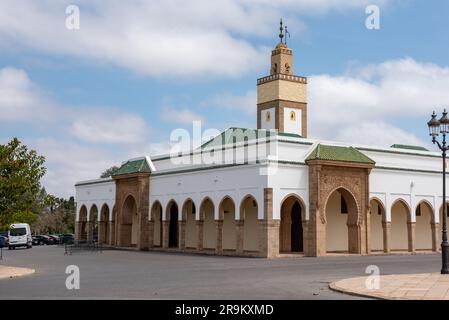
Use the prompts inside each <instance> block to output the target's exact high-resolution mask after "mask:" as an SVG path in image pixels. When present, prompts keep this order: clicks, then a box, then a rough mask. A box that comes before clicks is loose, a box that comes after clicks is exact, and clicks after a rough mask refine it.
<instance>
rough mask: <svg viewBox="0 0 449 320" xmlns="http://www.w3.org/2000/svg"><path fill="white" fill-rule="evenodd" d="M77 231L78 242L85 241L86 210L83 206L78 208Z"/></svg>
mask: <svg viewBox="0 0 449 320" xmlns="http://www.w3.org/2000/svg"><path fill="white" fill-rule="evenodd" d="M78 221H79V231H78V240H87V226H86V221H87V208H86V206H85V205H82V206H81V208H80V212H79V216H78Z"/></svg>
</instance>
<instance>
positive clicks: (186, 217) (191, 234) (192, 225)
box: [181, 198, 198, 249]
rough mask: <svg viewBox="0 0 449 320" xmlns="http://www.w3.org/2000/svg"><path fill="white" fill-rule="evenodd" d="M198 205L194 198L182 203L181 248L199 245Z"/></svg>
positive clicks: (192, 247)
mask: <svg viewBox="0 0 449 320" xmlns="http://www.w3.org/2000/svg"><path fill="white" fill-rule="evenodd" d="M195 217H196V205H195V202H194V201H193V199H192V198H187V199H186V200H185V201H184V204H183V205H182V226H183V227H182V228H181V248H191V249H194V248H196V247H197V241H198V235H197V230H196V218H195Z"/></svg>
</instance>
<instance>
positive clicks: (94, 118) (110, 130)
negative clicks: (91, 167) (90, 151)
mask: <svg viewBox="0 0 449 320" xmlns="http://www.w3.org/2000/svg"><path fill="white" fill-rule="evenodd" d="M148 131H149V130H148V128H147V126H146V124H145V121H144V120H143V119H142V118H141V117H139V116H136V115H133V114H123V113H121V112H117V113H110V110H105V111H104V112H99V110H97V111H96V112H95V113H92V112H89V113H88V114H87V115H85V116H80V117H78V118H77V119H75V120H74V121H73V124H72V128H71V132H72V133H73V134H74V135H75V136H76V137H78V138H80V139H82V140H84V141H88V142H93V143H128V144H130V143H134V144H135V143H141V142H142V141H144V140H145V139H146V138H147V136H146V134H148Z"/></svg>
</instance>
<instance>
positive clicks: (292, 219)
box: [279, 193, 306, 252]
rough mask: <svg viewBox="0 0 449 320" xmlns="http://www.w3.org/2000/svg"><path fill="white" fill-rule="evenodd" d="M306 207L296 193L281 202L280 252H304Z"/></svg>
mask: <svg viewBox="0 0 449 320" xmlns="http://www.w3.org/2000/svg"><path fill="white" fill-rule="evenodd" d="M305 215H306V205H305V203H304V201H303V200H302V198H301V197H300V196H299V195H297V194H294V193H291V194H288V195H287V196H285V197H284V199H282V201H281V212H280V217H281V221H280V228H279V251H280V252H303V251H304V229H303V224H305Z"/></svg>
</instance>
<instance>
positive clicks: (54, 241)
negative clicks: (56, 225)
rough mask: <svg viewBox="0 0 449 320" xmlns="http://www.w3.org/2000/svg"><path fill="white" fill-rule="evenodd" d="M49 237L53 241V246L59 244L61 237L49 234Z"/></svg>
mask: <svg viewBox="0 0 449 320" xmlns="http://www.w3.org/2000/svg"><path fill="white" fill-rule="evenodd" d="M48 237H49V238H51V239H53V243H52V244H58V243H59V236H58V235H57V234H49V235H48Z"/></svg>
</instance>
